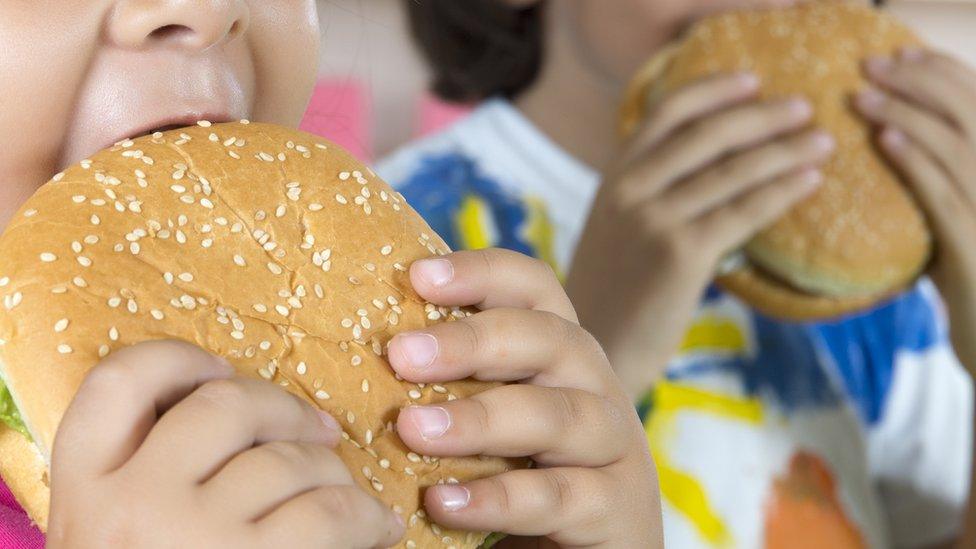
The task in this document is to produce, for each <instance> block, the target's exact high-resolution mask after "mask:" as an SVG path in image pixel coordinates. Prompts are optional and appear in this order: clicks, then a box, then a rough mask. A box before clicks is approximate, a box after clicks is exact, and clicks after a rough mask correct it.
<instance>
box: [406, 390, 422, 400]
mask: <svg viewBox="0 0 976 549" xmlns="http://www.w3.org/2000/svg"><path fill="white" fill-rule="evenodd" d="M407 396H409V397H410V398H412V399H413V400H417V399H419V398H420V397H421V396H423V395H422V394H421V393H420V391H418V390H416V389H410V392H408V393H407Z"/></svg>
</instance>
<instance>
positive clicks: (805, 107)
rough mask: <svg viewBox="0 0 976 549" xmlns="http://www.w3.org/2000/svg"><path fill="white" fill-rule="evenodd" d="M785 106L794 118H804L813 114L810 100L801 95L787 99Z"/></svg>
mask: <svg viewBox="0 0 976 549" xmlns="http://www.w3.org/2000/svg"><path fill="white" fill-rule="evenodd" d="M786 108H787V109H789V110H790V114H791V115H793V116H794V117H795V118H799V119H806V118H809V117H810V116H812V115H813V107H812V106H811V105H810V102H809V101H807V100H806V99H803V98H802V97H794V98H792V99H789V100H787V102H786Z"/></svg>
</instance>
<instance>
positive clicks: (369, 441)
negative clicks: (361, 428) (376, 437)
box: [366, 429, 373, 446]
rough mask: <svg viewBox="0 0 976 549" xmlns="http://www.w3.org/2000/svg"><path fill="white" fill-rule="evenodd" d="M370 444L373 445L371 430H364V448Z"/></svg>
mask: <svg viewBox="0 0 976 549" xmlns="http://www.w3.org/2000/svg"><path fill="white" fill-rule="evenodd" d="M372 443H373V430H372V429H366V446H369V445H370V444H372Z"/></svg>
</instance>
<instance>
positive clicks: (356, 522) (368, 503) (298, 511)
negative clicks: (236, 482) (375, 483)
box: [256, 486, 405, 547]
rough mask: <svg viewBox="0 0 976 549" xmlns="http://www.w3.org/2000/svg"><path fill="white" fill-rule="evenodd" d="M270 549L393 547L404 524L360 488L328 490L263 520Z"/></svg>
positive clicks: (262, 531) (314, 492) (304, 496)
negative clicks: (282, 548) (279, 548)
mask: <svg viewBox="0 0 976 549" xmlns="http://www.w3.org/2000/svg"><path fill="white" fill-rule="evenodd" d="M256 526H257V530H258V536H259V538H260V539H262V540H264V542H265V545H266V546H267V547H390V546H392V545H395V544H396V543H397V542H398V541H400V538H401V537H403V533H404V531H405V528H404V526H403V522H402V521H401V520H400V519H399V518H398V516H397V515H396V514H395V513H393V512H392V511H391V510H390V509H387V508H386V507H385V506H384V505H383V504H382V503H380V502H379V501H378V500H376V499H375V498H372V497H370V496H369V495H367V494H366V493H365V492H363V491H362V490H361V489H360V488H359V487H357V486H328V487H325V488H318V489H315V490H312V491H310V492H306V493H304V494H302V495H300V496H297V497H295V498H294V499H291V500H290V501H288V502H286V503H284V504H282V505H281V506H280V507H278V508H277V509H275V510H274V511H272V512H271V513H270V514H269V515H267V516H266V517H264V518H262V519H260V520H259V521H258V522H257V524H256Z"/></svg>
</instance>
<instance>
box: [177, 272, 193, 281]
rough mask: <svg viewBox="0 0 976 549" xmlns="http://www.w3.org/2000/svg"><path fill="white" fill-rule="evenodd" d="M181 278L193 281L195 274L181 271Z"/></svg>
mask: <svg viewBox="0 0 976 549" xmlns="http://www.w3.org/2000/svg"><path fill="white" fill-rule="evenodd" d="M179 279H180V280H182V281H183V282H193V275H192V274H190V273H180V276H179Z"/></svg>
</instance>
